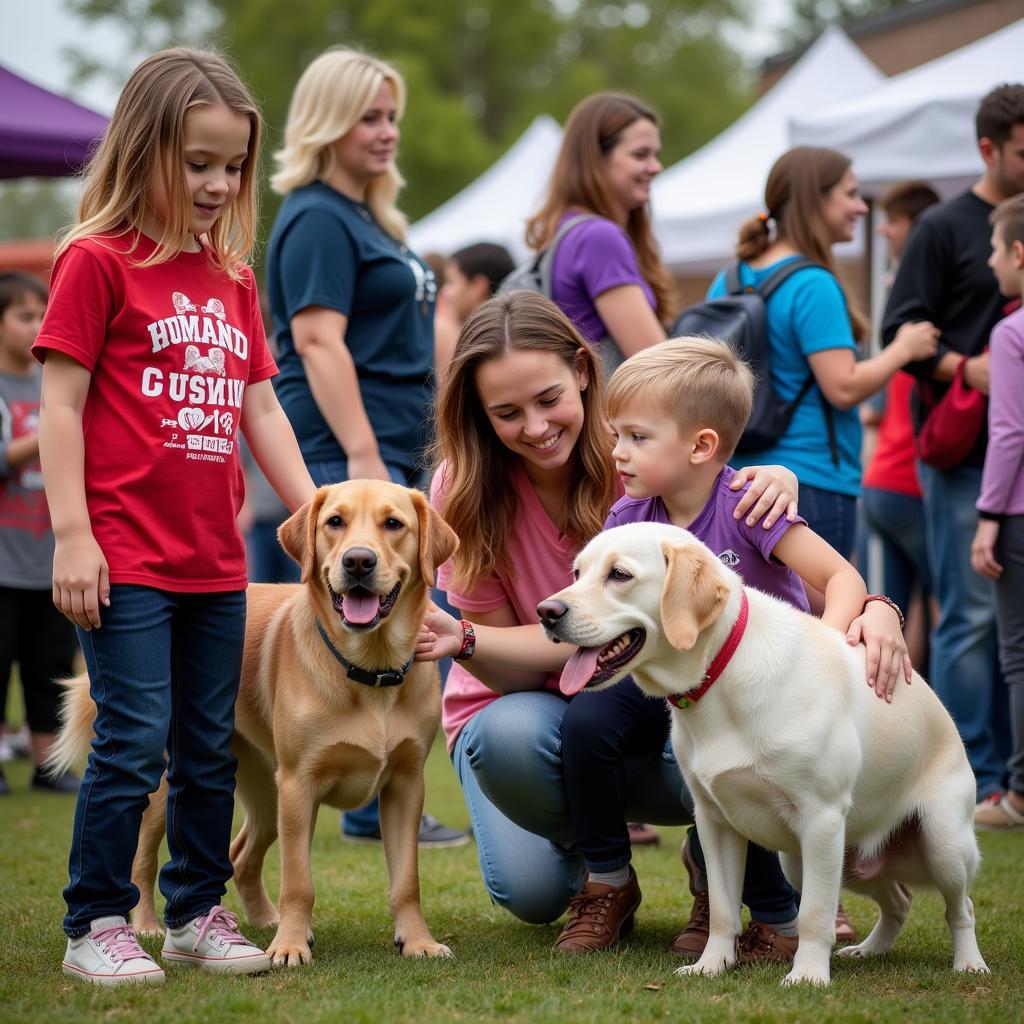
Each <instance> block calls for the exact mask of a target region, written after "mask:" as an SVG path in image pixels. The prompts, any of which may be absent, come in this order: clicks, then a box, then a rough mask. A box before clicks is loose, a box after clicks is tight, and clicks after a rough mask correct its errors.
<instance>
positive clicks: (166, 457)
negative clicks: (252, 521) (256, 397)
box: [33, 234, 277, 593]
mask: <svg viewBox="0 0 1024 1024" xmlns="http://www.w3.org/2000/svg"><path fill="white" fill-rule="evenodd" d="M136 241H137V243H138V244H137V246H136V249H135V251H134V252H133V253H131V254H129V249H130V246H131V245H132V243H133V242H136ZM154 248H155V246H154V243H153V242H152V241H150V240H149V239H147V238H145V237H144V236H137V235H134V234H128V235H122V236H120V237H113V236H96V237H93V238H87V239H83V240H82V241H79V242H75V243H74V244H73V245H71V246H69V247H68V249H67V250H65V252H64V253H62V254H61V257H60V259H58V260H57V263H56V265H55V267H54V271H53V278H52V290H51V292H50V301H49V304H48V305H47V309H46V317H45V319H44V321H43V326H42V329H41V330H40V332H39V337H38V338H37V339H36V342H35V346H34V347H33V352H34V353H35V355H36V357H37V358H38V359H39V360H40V361H42V360H44V359H45V358H46V350H48V349H54V350H56V351H59V352H63V353H65V354H66V355H68V356H70V357H71V358H72V359H74V360H76V361H77V362H79V363H81V364H82V365H83V366H84V367H86V369H88V370H89V371H90V372H91V374H92V381H91V383H90V386H89V394H88V397H87V398H86V402H85V409H84V411H83V416H82V427H83V431H84V435H85V492H86V501H87V503H88V508H89V518H90V520H91V522H92V530H93V534H94V535H95V537H96V540H97V542H98V543H99V545H100V548H101V549H102V551H103V554H104V555H105V556H106V559H107V563H108V565H109V567H110V580H111V582H112V583H135V584H142V585H144V586H151V587H159V588H161V589H164V590H172V591H179V592H186V593H187V592H192V591H195V592H202V591H220V590H240V589H242V588H244V587H245V585H246V574H245V547H244V544H243V541H242V537H241V534H240V533H239V530H238V526H237V525H236V522H235V519H236V516H237V515H238V512H239V509H240V508H241V505H242V499H243V497H244V493H245V491H244V484H243V478H242V469H241V464H240V461H239V458H238V441H237V437H236V435H237V432H238V425H239V420H240V418H241V412H242V398H243V394H244V392H245V386H246V384H255V383H257V382H258V381H262V380H266V379H268V378H269V377H272V376H273V375H274V373H276V371H277V367H276V366H275V364H274V360H273V359H272V357H271V355H270V351H269V349H268V347H267V341H266V337H265V336H264V333H263V320H262V318H261V316H260V311H259V302H258V298H257V293H256V284H255V281H254V278H253V274H252V271H251V270H250V269H249V268H245V270H244V276H243V279H242V281H233V280H231V278H229V277H228V276H227V275H226V274H225V273H223V272H222V271H221V270H219V269H218V268H217V266H216V265H215V264H214V263H213V261H212V259H211V257H210V255H209V253H208V252H207V251H203V252H198V253H181V254H180V255H179V256H177V257H175V258H174V259H173V260H170V261H168V262H167V263H159V264H156V265H155V266H150V267H139V266H137V265H136V264H138V263H139V262H141V261H142V260H144V259H145V258H146V257H148V256H149V255H150V254H151V253H152V252H153V249H154Z"/></svg>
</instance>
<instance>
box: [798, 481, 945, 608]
mask: <svg viewBox="0 0 1024 1024" xmlns="http://www.w3.org/2000/svg"><path fill="white" fill-rule="evenodd" d="M801 496H802V492H801ZM861 502H862V507H863V509H864V523H865V525H866V526H867V528H868V530H870V531H872V532H873V533H875V534H877V536H878V537H879V539H880V540H881V542H882V559H883V575H882V587H883V588H884V589H883V593H885V594H887V595H888V596H889V597H891V598H892V599H893V600H894V601H895V602H896V603H897V604H898V605H899V606H900V608H902V609H903V611H906V610H907V608H908V607H909V606H910V600H911V598H912V597H913V595H914V591H915V589H916V588H917V587H920V589H921V591H922V592H923V593H930V592H931V589H932V585H931V574H930V573H929V572H928V544H927V541H926V539H925V532H926V529H925V516H924V502H923V501H922V500H921V499H920V498H915V497H913V496H912V495H909V494H898V493H897V492H896V491H883V490H881V489H880V488H877V487H865V488H864V492H863V494H862V495H861ZM864 539H865V544H864V545H863V546H862V551H860V552H859V559H858V560H859V562H860V572H861V575H862V576H863V577H864V578H865V579H867V575H868V564H867V562H868V560H867V557H866V550H867V544H866V540H867V538H866V537H865V538H864Z"/></svg>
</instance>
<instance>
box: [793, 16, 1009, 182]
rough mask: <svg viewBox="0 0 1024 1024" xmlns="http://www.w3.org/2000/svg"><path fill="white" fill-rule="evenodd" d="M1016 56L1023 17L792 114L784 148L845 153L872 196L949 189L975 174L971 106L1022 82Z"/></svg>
mask: <svg viewBox="0 0 1024 1024" xmlns="http://www.w3.org/2000/svg"><path fill="white" fill-rule="evenodd" d="M1022 54H1024V19H1022V20H1020V21H1016V22H1014V23H1013V24H1012V25H1007V26H1006V28H1003V29H1000V30H999V31H998V32H994V33H993V34H992V35H989V36H985V37H984V38H983V39H979V40H978V41H977V42H974V43H970V44H969V45H967V46H964V47H962V48H961V49H959V50H955V51H954V52H953V53H948V54H946V55H945V56H943V57H938V58H936V59H935V60H933V61H929V62H928V63H927V64H922V65H921V66H920V67H916V68H912V69H911V70H910V71H905V72H903V74H901V75H897V76H896V77H894V78H891V79H890V80H889V81H887V82H885V83H884V84H882V85H880V86H878V87H877V88H875V89H873V90H871V91H870V92H868V93H866V94H864V95H861V96H856V97H853V98H850V99H844V100H840V101H838V102H836V103H833V104H831V105H830V106H828V107H827V108H826V109H824V110H822V111H821V112H820V113H817V114H806V115H802V114H801V112H799V111H796V112H795V116H794V118H793V120H792V122H791V125H790V138H791V141H792V144H793V145H815V146H829V147H831V148H833V149H838V150H841V151H842V152H843V153H846V154H848V155H849V156H850V157H852V158H853V163H854V167H855V169H856V171H857V176H858V177H859V178H860V180H861V181H862V182H863V183H865V184H866V185H868V186H872V185H873V186H875V188H874V189H873V191H876V190H877V188H878V187H880V186H884V185H886V184H889V183H892V182H894V181H901V180H903V179H906V178H924V179H925V180H927V181H930V182H933V183H935V184H937V185H939V186H940V191H944V192H949V191H950V190H951V188H953V187H955V186H956V185H957V184H959V183H966V182H967V181H970V180H972V179H974V178H976V177H977V176H978V175H979V174H980V173H981V170H982V161H981V157H980V156H979V154H978V145H977V140H976V139H975V132H974V114H975V111H976V109H977V106H978V101H979V100H980V99H981V98H982V96H984V95H985V94H986V93H987V92H989V91H991V90H992V89H994V88H995V87H996V86H997V85H1001V84H1003V83H1004V82H1020V81H1024V63H1022ZM944 182H945V183H947V184H946V187H945V188H942V187H941V186H942V185H943V183H944Z"/></svg>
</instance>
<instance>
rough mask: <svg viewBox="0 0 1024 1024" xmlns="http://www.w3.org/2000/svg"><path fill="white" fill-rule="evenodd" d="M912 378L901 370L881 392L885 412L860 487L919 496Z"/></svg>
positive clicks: (913, 496) (912, 496) (914, 496)
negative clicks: (912, 411) (873, 451)
mask: <svg viewBox="0 0 1024 1024" xmlns="http://www.w3.org/2000/svg"><path fill="white" fill-rule="evenodd" d="M913 390H914V378H913V377H911V376H910V374H909V373H904V372H903V371H902V370H901V371H900V372H899V373H894V374H893V375H892V378H891V379H890V380H889V385H888V388H887V390H886V393H885V412H884V413H882V422H881V424H880V425H879V428H878V445H877V447H876V448H875V453H874V455H872V457H871V461H870V462H869V463H868V468H867V470H866V471H865V473H864V486H865V487H873V488H876V489H877V490H880V491H894V492H895V493H896V494H906V495H908V496H909V497H911V498H920V497H921V485H920V483H919V482H918V479H917V449H916V448H915V446H914V424H913V422H912V420H911V417H910V394H911V392H912V391H913Z"/></svg>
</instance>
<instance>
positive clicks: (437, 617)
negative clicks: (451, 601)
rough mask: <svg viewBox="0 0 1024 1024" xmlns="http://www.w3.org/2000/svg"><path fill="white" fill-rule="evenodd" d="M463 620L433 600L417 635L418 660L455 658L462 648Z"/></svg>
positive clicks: (428, 606)
mask: <svg viewBox="0 0 1024 1024" xmlns="http://www.w3.org/2000/svg"><path fill="white" fill-rule="evenodd" d="M462 635H463V631H462V622H461V621H460V620H459V619H456V618H453V617H452V616H451V615H449V614H448V613H447V612H443V611H441V609H440V608H438V607H437V605H436V604H434V602H433V601H431V602H430V603H429V604H428V605H427V614H426V617H425V618H424V619H423V625H422V626H421V627H420V632H419V636H417V637H416V659H415V660H416V661H440V660H441V659H442V658H454V657H455V655H456V654H458V653H459V651H460V650H462Z"/></svg>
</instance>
